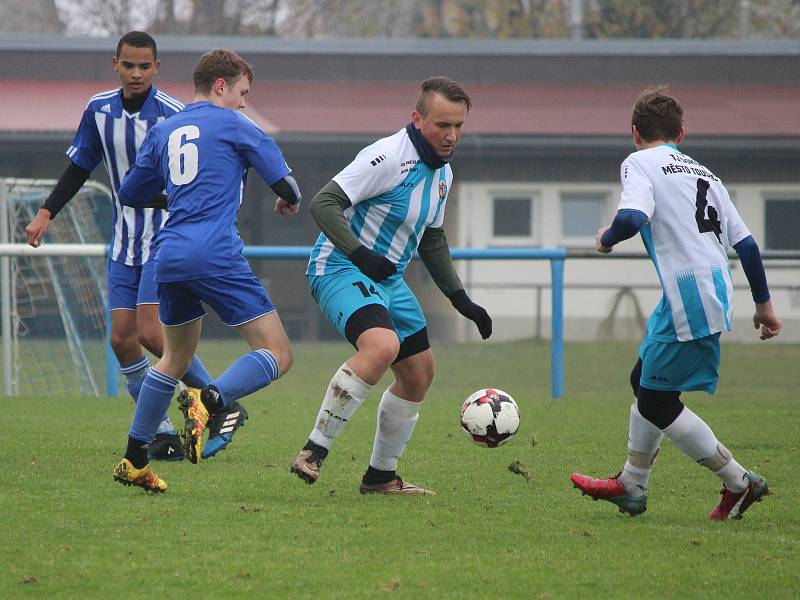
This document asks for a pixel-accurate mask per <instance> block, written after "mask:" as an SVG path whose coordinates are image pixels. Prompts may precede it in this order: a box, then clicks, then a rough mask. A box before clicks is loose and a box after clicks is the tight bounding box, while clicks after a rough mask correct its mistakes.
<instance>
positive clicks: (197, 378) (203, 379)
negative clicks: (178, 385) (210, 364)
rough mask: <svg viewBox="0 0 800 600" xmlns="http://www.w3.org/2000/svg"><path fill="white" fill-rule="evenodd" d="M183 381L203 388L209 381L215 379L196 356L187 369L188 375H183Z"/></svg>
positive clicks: (194, 386) (190, 385)
mask: <svg viewBox="0 0 800 600" xmlns="http://www.w3.org/2000/svg"><path fill="white" fill-rule="evenodd" d="M181 381H183V383H185V384H186V385H188V386H189V387H193V388H198V389H203V388H204V387H206V386H207V385H208V384H209V383H211V382H212V381H214V378H213V377H211V375H210V374H209V373H208V371H206V368H205V366H204V365H203V363H201V362H200V359H199V358H197V357H196V356H195V357H194V360H193V361H192V364H191V366H190V367H189V370H188V371H186V375H184V376H183V379H182V380H181Z"/></svg>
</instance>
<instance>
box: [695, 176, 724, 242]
mask: <svg viewBox="0 0 800 600" xmlns="http://www.w3.org/2000/svg"><path fill="white" fill-rule="evenodd" d="M710 185H711V184H709V183H708V181H706V180H705V179H698V180H697V201H696V202H695V208H696V209H697V210H696V211H695V213H694V218H695V220H696V221H697V229H698V230H699V231H700V233H707V232H709V231H712V232H714V235H715V236H717V241H718V242H719V243H720V244H721V243H722V239H721V235H722V227H721V225H720V222H719V213H717V209H716V208H714V207H713V206H712V205H710V204H709V203H708V198H707V196H708V188H709V187H710ZM706 207H708V218H706Z"/></svg>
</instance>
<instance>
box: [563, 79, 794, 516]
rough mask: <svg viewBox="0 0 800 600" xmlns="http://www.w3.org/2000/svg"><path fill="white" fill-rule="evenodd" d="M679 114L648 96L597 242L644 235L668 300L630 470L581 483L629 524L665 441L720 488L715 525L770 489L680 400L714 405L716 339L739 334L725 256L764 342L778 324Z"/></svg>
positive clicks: (653, 332)
mask: <svg viewBox="0 0 800 600" xmlns="http://www.w3.org/2000/svg"><path fill="white" fill-rule="evenodd" d="M684 132H685V131H684V127H683V109H682V107H681V106H680V104H679V103H678V102H677V101H676V100H675V99H674V98H672V97H671V96H670V95H669V94H668V91H667V89H666V87H664V86H662V87H658V88H651V89H647V90H645V91H644V92H643V93H642V94H641V95H640V96H639V98H638V99H637V101H636V105H635V106H634V109H633V118H632V135H633V143H634V145H635V147H636V150H637V151H636V152H634V153H633V154H631V155H630V156H629V157H628V158H627V159H626V160H625V161H624V162H623V163H622V168H621V173H620V174H621V178H622V197H621V200H620V204H619V211H618V212H617V214H616V216H615V217H614V221H613V223H612V224H611V227H609V228H605V227H603V228H601V229H600V230H599V231H598V232H597V242H596V243H597V250H598V251H599V252H602V253H608V252H611V250H612V248H613V247H614V245H615V244H618V243H619V242H621V241H623V240H625V239H628V238H630V237H633V236H634V235H636V234H637V233H641V236H642V241H643V242H644V245H645V248H646V249H647V252H648V254H649V255H650V258H651V259H652V260H653V263H654V265H655V268H656V272H657V274H658V277H659V280H660V282H661V286H662V288H663V290H664V296H663V298H662V299H661V302H660V303H659V305H658V306H657V307H656V309H655V311H653V314H652V315H651V316H650V319H649V321H648V323H647V333H646V335H645V338H644V341H643V342H642V345H641V347H640V349H639V360H638V362H637V363H636V365H635V367H634V368H633V371H632V372H631V378H630V379H631V386H632V387H633V393H634V396H635V402H634V404H633V405H632V406H631V412H630V422H629V429H628V459H627V461H626V462H625V466H624V467H623V469H622V471H621V472H620V473H619V474H617V475H616V476H614V477H611V478H608V479H594V478H592V477H587V476H585V475H580V474H577V473H575V474H573V475H572V482H573V484H574V485H575V487H577V488H578V489H580V490H581V491H582V492H583V493H584V494H588V495H589V496H591V497H592V498H595V499H602V500H607V501H609V502H612V503H614V504H616V505H617V506H618V507H619V510H620V512H624V513H628V514H630V515H638V514H640V513H643V512H644V511H645V510H646V508H647V484H648V481H649V478H650V470H651V467H652V465H653V462H654V461H655V458H656V454H657V453H658V449H659V445H660V443H661V440H662V439H663V437H664V435H666V436H667V437H668V438H669V439H670V440H672V442H673V444H675V446H677V447H678V448H679V449H680V450H681V451H683V452H684V453H685V454H687V455H688V456H690V457H691V458H692V459H693V460H695V461H696V462H697V463H698V464H700V465H702V466H704V467H706V468H708V469H709V470H710V471H711V472H712V473H714V475H716V476H717V477H719V478H720V479H721V480H722V482H723V488H722V492H721V494H722V498H721V500H720V502H719V504H718V505H717V506H716V507H715V508H714V509H713V510H712V511H711V513H710V514H709V515H708V518H709V519H711V520H724V519H732V518H740V517H741V516H742V514H743V513H744V512H745V511H746V510H747V509H748V508H749V507H750V506H751V505H752V504H753V502H755V501H759V500H761V499H762V498H763V496H764V495H766V494H767V490H768V487H767V481H766V480H765V479H764V478H763V477H761V476H760V475H758V474H757V473H754V472H752V471H748V470H747V469H745V468H744V467H742V466H741V465H740V464H739V463H738V462H737V461H736V460H735V459H734V458H733V456H732V455H731V452H730V451H729V450H728V449H727V448H726V447H725V446H724V445H723V444H722V443H721V442H719V441H718V440H717V438H716V436H715V435H714V433H713V432H712V431H711V429H710V428H709V426H708V425H707V424H706V423H705V422H704V421H703V420H702V419H701V418H700V417H699V416H697V415H696V414H695V413H694V412H692V411H691V410H689V408H688V407H686V406H685V405H684V404H683V402H681V400H680V395H681V392H684V391H687V392H688V391H692V390H703V391H706V392H708V393H709V394H713V393H714V391H715V390H716V386H717V379H718V369H719V337H720V333H721V332H722V331H728V330H730V329H731V317H732V311H733V295H732V294H733V284H732V282H731V276H730V269H729V267H728V256H727V247H728V246H732V247H733V249H734V250H735V251H736V253H737V254H738V255H739V258H740V260H741V264H742V270H743V271H744V273H745V275H746V276H747V280H748V282H749V283H750V289H751V292H752V295H753V301H754V302H755V314H754V315H753V323H754V325H755V327H756V329H760V330H761V336H760V337H761V339H762V340H767V339H770V338H772V337H775V336H776V335H778V334H779V333H780V329H781V322H780V320H779V319H778V316H777V314H776V313H775V310H774V309H773V307H772V301H771V300H770V294H769V288H768V286H767V278H766V275H765V273H764V266H763V264H762V261H761V254H760V252H759V249H758V245H757V244H756V242H755V240H754V239H753V236H752V235H750V232H749V231H748V230H747V227H746V226H745V224H744V222H743V221H742V219H741V218H740V217H739V214H738V213H737V211H736V208H735V207H734V205H733V204H732V203H731V200H730V197H729V196H728V192H727V191H726V189H725V187H724V186H723V185H722V182H721V181H720V180H719V178H718V177H716V176H715V175H714V174H713V173H712V172H711V171H710V170H709V169H707V168H705V167H704V166H702V165H701V164H700V163H698V162H697V161H696V160H694V159H693V158H691V157H690V156H688V155H686V154H683V153H682V152H680V151H679V150H678V144H680V143H681V141H682V140H683V137H684Z"/></svg>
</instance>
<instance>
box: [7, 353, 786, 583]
mask: <svg viewBox="0 0 800 600" xmlns="http://www.w3.org/2000/svg"><path fill="white" fill-rule="evenodd" d="M243 349H244V347H243V345H242V344H233V345H232V344H229V343H227V342H225V343H205V345H204V346H201V356H202V357H203V359H204V360H205V362H206V363H207V364H208V365H209V367H210V370H211V371H212V373H217V372H219V370H220V369H221V368H222V367H223V366H224V364H225V362H226V361H227V360H229V359H230V358H232V357H233V356H234V353H239V352H241V351H242V350H243ZM435 350H436V353H437V360H438V373H437V377H436V380H435V382H434V386H433V389H432V391H431V393H430V396H429V398H428V400H427V401H426V404H425V405H424V407H423V410H422V416H421V418H420V421H419V424H418V426H417V429H416V432H415V435H414V438H413V440H412V442H411V445H410V446H409V449H408V451H407V454H406V457H405V458H404V459H403V461H402V462H401V465H400V469H399V472H400V474H401V475H402V476H403V477H405V478H407V479H409V480H410V481H413V482H415V483H419V484H421V485H424V486H429V487H432V488H434V489H435V490H436V491H437V492H438V494H439V495H438V496H436V497H405V498H388V497H374V496H361V495H359V493H358V489H357V488H358V482H359V479H360V476H361V474H362V473H363V471H364V469H365V468H366V466H367V461H368V460H369V455H370V451H371V447H372V435H373V431H374V424H375V408H376V404H377V400H378V398H379V396H380V390H382V389H384V388H383V387H379V388H378V389H376V390H374V391H373V393H372V394H371V396H370V398H369V400H368V401H367V403H366V404H365V406H364V407H362V409H361V410H360V411H359V413H357V414H356V417H355V418H354V420H353V421H352V423H351V424H350V425H349V428H348V429H346V430H345V432H344V433H343V434H342V436H341V437H340V439H339V440H338V442H337V444H336V445H335V446H334V448H333V450H332V452H331V454H330V456H329V458H328V460H327V461H326V463H325V466H324V469H323V473H322V477H321V479H320V481H319V482H318V483H317V484H316V485H314V486H308V485H305V484H304V483H302V482H301V481H300V480H299V479H297V478H296V477H295V476H293V475H290V474H289V472H288V465H289V463H290V461H291V459H292V458H293V456H294V454H295V453H296V452H297V450H298V449H299V448H300V447H301V446H302V444H303V443H304V442H305V440H306V437H307V435H308V432H309V430H310V429H311V427H312V425H313V420H314V417H315V416H316V412H317V409H318V407H319V402H320V398H321V394H322V392H323V390H324V388H325V386H326V385H327V382H328V380H329V378H330V375H331V373H332V372H333V370H334V369H335V368H336V367H337V366H338V365H340V364H341V363H342V361H343V359H344V358H345V357H346V355H347V351H348V350H347V346H346V345H345V344H344V343H341V344H331V345H310V344H309V345H300V346H298V347H297V348H296V355H297V358H296V363H295V368H294V370H293V371H292V372H291V373H289V375H288V376H287V377H286V378H285V380H281V381H278V382H276V383H275V384H274V385H273V386H271V387H270V388H268V389H267V390H266V391H262V392H261V393H259V394H257V395H256V396H255V397H252V398H249V399H248V400H247V401H246V403H245V404H246V406H247V407H248V409H249V411H250V413H251V417H252V418H251V420H250V422H249V423H248V425H247V426H246V427H245V428H244V429H242V430H241V431H240V432H239V433H238V434H237V437H236V439H235V441H234V443H233V444H232V445H231V446H230V447H229V449H228V450H226V451H225V452H223V453H221V454H220V455H218V456H217V457H215V458H214V459H212V460H209V461H206V462H203V463H201V464H199V465H191V464H189V463H188V462H184V463H179V464H166V465H157V467H158V468H157V472H158V473H159V475H161V477H163V478H164V479H165V480H166V481H167V482H168V483H169V486H170V487H169V490H168V491H167V493H165V494H163V495H150V494H147V493H145V492H143V491H141V490H139V489H138V488H137V489H133V488H125V487H123V486H120V485H118V484H116V483H114V482H113V481H112V478H111V469H112V467H113V466H114V464H115V463H116V462H117V461H118V460H119V458H120V454H121V451H122V450H123V448H124V444H125V440H126V433H127V428H128V425H129V421H130V417H131V403H130V402H129V401H128V400H126V399H125V398H122V397H120V398H114V399H108V398H103V399H87V398H68V397H48V396H46V395H42V396H38V397H22V398H2V399H0V407H2V414H3V415H4V418H3V420H2V426H1V427H2V428H1V429H0V432H1V434H0V519H2V523H3V525H2V537H3V541H2V544H0V565H2V569H0V598H4V599H5V598H45V597H46V598H120V599H121V598H133V597H142V598H143V597H153V598H188V597H195V598H223V597H227V598H303V597H308V598H384V597H392V596H401V595H402V596H405V597H410V598H681V599H684V598H712V597H713V598H726V599H727V598H748V599H751V598H797V597H798V596H800V575H798V570H799V569H800V503H799V502H798V498H800V486H798V476H799V469H798V467H800V452H798V444H799V442H798V431H799V430H800V427H798V423H800V397H799V395H798V392H797V386H796V377H797V369H798V366H799V365H800V347H798V346H785V345H784V346H779V345H773V344H766V343H765V344H758V345H752V346H737V345H723V360H722V373H721V385H720V388H719V390H718V392H717V395H716V397H713V398H712V397H709V396H706V395H704V394H687V395H684V399H685V400H686V401H687V403H688V404H689V405H690V406H691V407H692V409H693V410H694V411H695V412H697V413H699V414H700V415H701V416H703V417H704V418H705V419H706V420H707V421H708V422H709V424H710V425H711V426H712V428H713V429H714V431H715V433H716V434H717V435H718V437H719V438H720V439H721V440H722V441H723V442H724V443H725V444H726V445H727V446H728V447H729V448H730V449H731V450H732V451H733V453H734V456H735V457H736V458H737V459H738V460H739V461H740V462H741V463H743V464H744V465H746V466H748V467H750V468H753V469H755V470H757V471H758V472H759V473H761V474H763V475H764V476H766V477H767V478H768V479H769V481H770V487H771V490H772V494H771V495H770V496H769V497H767V498H766V500H765V501H764V502H762V503H760V504H756V505H754V506H753V507H752V508H751V510H750V511H749V512H748V513H747V514H746V515H745V518H744V519H743V520H741V521H732V522H725V523H711V522H709V521H707V520H706V515H707V513H708V512H709V511H710V510H711V508H712V507H713V506H714V505H715V504H716V502H717V500H718V498H719V495H718V490H719V482H718V480H717V479H716V478H715V477H713V475H711V474H710V473H709V472H708V471H707V470H705V469H703V468H701V467H699V466H697V465H695V464H694V463H693V462H692V461H691V460H689V459H688V458H687V457H685V456H684V455H683V454H681V453H680V452H679V451H678V450H677V449H676V448H675V447H673V446H672V445H671V444H670V443H669V442H668V441H665V443H664V445H663V447H662V452H661V454H660V456H659V459H658V462H657V464H656V466H655V470H654V475H653V478H652V479H651V485H650V502H649V505H648V511H647V513H645V514H644V515H642V516H640V517H637V518H631V517H628V516H625V515H621V514H619V513H618V512H617V511H616V508H615V507H614V506H612V505H610V504H608V503H604V502H591V501H590V500H589V499H587V498H584V497H582V496H581V495H580V494H579V493H578V492H577V491H576V490H574V489H573V488H572V487H571V484H570V482H569V475H570V473H571V472H572V471H574V470H580V471H582V472H585V473H589V474H593V475H598V476H606V475H612V474H614V473H615V472H616V471H617V470H618V469H619V468H621V466H622V464H623V461H624V459H625V447H626V432H627V422H628V410H629V405H630V397H631V394H630V389H629V387H628V383H627V379H628V372H629V370H630V367H631V366H632V364H633V361H634V359H635V352H636V346H635V345H633V344H623V343H608V344H568V345H567V349H566V358H567V363H566V365H567V384H566V397H565V399H564V400H561V401H552V400H550V399H549V379H548V378H549V346H548V345H546V344H537V343H532V342H525V343H522V342H520V343H512V344H490V345H467V346H441V345H440V346H438V347H436V348H435ZM487 386H497V387H500V388H502V389H504V390H506V391H507V392H509V393H511V394H512V395H513V396H514V397H515V398H516V400H517V402H518V403H519V405H520V409H521V411H522V426H521V428H520V431H519V433H518V434H517V436H516V437H515V438H514V439H513V440H512V441H511V442H509V443H508V444H507V445H506V446H503V447H501V448H498V449H495V450H487V449H483V448H480V447H478V446H475V445H474V444H472V443H471V442H469V441H468V440H467V438H466V437H465V436H463V434H462V433H461V432H460V431H459V427H458V409H459V407H460V405H461V401H462V400H463V398H465V397H466V396H467V395H468V394H469V393H471V392H473V391H474V390H476V389H478V388H481V387H487ZM43 391H44V390H43ZM173 413H174V419H175V420H176V421H177V420H178V418H179V413H178V411H177V409H174V410H173ZM514 461H520V462H521V463H522V464H523V465H525V467H526V468H527V470H528V471H529V473H530V475H531V480H530V481H529V482H528V481H526V479H525V478H524V477H522V476H520V475H516V474H513V473H511V472H510V470H509V468H508V467H509V465H510V464H511V463H512V462H514Z"/></svg>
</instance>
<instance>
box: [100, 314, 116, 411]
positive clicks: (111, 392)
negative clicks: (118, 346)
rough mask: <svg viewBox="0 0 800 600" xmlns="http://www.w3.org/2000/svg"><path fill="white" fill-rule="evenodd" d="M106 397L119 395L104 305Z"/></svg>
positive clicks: (107, 315)
mask: <svg viewBox="0 0 800 600" xmlns="http://www.w3.org/2000/svg"><path fill="white" fill-rule="evenodd" d="M104 314H105V317H106V343H105V347H106V349H105V354H106V396H116V395H117V394H118V393H119V361H117V357H116V355H115V354H114V350H113V348H111V311H110V310H108V305H106V308H105V311H104Z"/></svg>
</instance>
